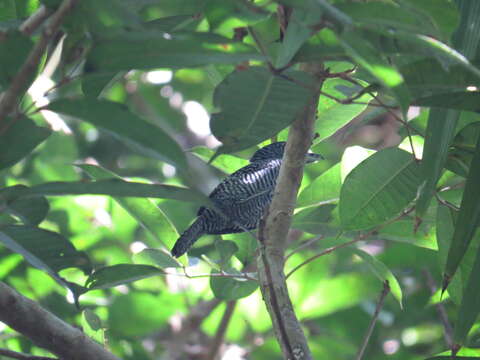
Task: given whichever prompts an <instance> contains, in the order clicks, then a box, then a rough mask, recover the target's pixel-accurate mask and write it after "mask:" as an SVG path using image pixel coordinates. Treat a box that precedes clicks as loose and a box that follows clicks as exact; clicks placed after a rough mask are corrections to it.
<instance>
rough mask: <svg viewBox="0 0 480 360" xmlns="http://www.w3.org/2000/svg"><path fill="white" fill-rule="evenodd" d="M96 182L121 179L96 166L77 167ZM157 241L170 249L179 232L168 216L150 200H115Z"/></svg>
mask: <svg viewBox="0 0 480 360" xmlns="http://www.w3.org/2000/svg"><path fill="white" fill-rule="evenodd" d="M77 166H78V167H80V168H81V169H82V170H83V171H85V172H86V173H87V174H88V175H89V176H90V177H91V178H93V179H94V180H103V179H112V178H119V176H118V175H116V174H114V173H112V172H110V171H108V170H106V169H104V168H102V167H100V166H94V165H86V164H85V165H77ZM114 199H115V201H116V202H118V203H119V204H120V206H122V207H123V208H124V209H125V210H127V211H128V213H129V214H130V215H131V216H132V217H133V218H134V219H135V220H137V221H138V223H139V224H140V225H141V226H142V227H143V228H144V229H145V230H146V231H147V232H148V233H150V235H152V236H153V237H154V238H155V239H156V240H157V241H159V242H160V243H161V244H163V245H164V246H165V247H166V248H168V249H170V248H171V247H172V246H173V244H174V243H175V241H176V240H177V239H178V236H179V235H178V232H177V230H176V229H175V226H174V225H173V224H172V222H171V221H170V219H169V218H168V217H167V215H166V214H165V213H164V212H163V211H162V209H160V208H159V207H158V206H157V205H155V204H154V203H153V202H152V201H151V200H150V199H138V198H118V197H116V198H114Z"/></svg>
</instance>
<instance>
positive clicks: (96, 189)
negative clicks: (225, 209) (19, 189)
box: [24, 179, 205, 203]
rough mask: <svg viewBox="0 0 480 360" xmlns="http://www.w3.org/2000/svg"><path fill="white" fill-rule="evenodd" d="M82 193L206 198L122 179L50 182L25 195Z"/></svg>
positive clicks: (30, 190)
mask: <svg viewBox="0 0 480 360" xmlns="http://www.w3.org/2000/svg"><path fill="white" fill-rule="evenodd" d="M82 194H94V195H110V196H127V197H151V198H163V199H174V200H180V201H189V202H198V203H203V202H204V200H205V199H204V197H203V196H200V195H199V193H198V192H196V191H193V190H190V189H188V188H183V187H179V186H173V185H163V184H144V183H138V182H133V181H123V180H120V179H111V180H99V181H94V182H84V181H71V182H67V181H64V182H61V181H59V182H50V183H45V184H40V185H36V186H32V187H31V188H30V189H29V190H28V191H26V192H25V194H24V196H39V195H47V196H56V195H82Z"/></svg>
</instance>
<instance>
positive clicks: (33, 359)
mask: <svg viewBox="0 0 480 360" xmlns="http://www.w3.org/2000/svg"><path fill="white" fill-rule="evenodd" d="M0 355H2V356H5V357H9V358H11V359H18V360H57V359H56V358H51V357H46V356H33V355H30V354H24V353H19V352H16V351H12V350H7V349H0Z"/></svg>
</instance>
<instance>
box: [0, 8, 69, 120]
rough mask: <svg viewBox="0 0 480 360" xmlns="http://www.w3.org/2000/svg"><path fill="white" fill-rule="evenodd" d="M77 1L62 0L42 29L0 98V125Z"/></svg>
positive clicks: (16, 101) (26, 85)
mask: <svg viewBox="0 0 480 360" xmlns="http://www.w3.org/2000/svg"><path fill="white" fill-rule="evenodd" d="M77 2H78V0H64V1H63V2H62V4H61V5H60V7H59V8H58V9H57V11H56V12H55V13H54V14H53V15H52V17H51V19H50V22H49V23H48V24H47V26H45V28H44V29H43V32H42V35H41V36H40V38H39V39H38V41H37V43H36V44H35V46H34V47H33V49H32V51H31V52H30V54H29V55H28V57H27V59H26V60H25V62H24V63H23V65H22V67H21V68H20V70H19V71H18V73H17V74H16V75H15V77H14V78H13V80H12V82H11V83H10V87H9V88H8V89H7V90H6V91H5V92H4V93H3V96H2V97H1V98H0V123H1V122H2V121H3V120H4V119H5V118H6V117H7V115H8V114H10V112H12V110H13V109H15V107H16V106H17V103H18V98H19V97H20V96H21V95H22V93H23V92H25V90H26V89H27V88H28V85H29V84H28V82H29V80H30V77H31V76H32V74H33V73H34V72H35V71H36V69H37V66H38V64H39V63H40V60H41V58H42V55H43V53H44V52H45V49H46V48H47V45H48V43H49V42H50V40H51V39H52V38H53V36H54V35H55V33H56V32H57V31H58V29H59V28H60V25H61V23H62V21H63V20H64V18H65V16H66V15H67V14H68V13H69V12H70V10H72V9H73V7H74V6H75V5H76V3H77Z"/></svg>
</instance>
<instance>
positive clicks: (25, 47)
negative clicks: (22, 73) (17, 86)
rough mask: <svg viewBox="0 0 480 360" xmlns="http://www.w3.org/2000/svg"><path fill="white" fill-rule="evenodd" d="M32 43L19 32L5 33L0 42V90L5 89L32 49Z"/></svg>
mask: <svg viewBox="0 0 480 360" xmlns="http://www.w3.org/2000/svg"><path fill="white" fill-rule="evenodd" d="M32 46H33V42H32V40H31V39H30V38H29V37H28V36H25V35H23V34H21V33H19V32H16V31H11V32H7V33H6V39H3V41H0V89H1V88H3V89H6V88H7V87H8V86H9V84H10V82H11V80H12V79H13V77H14V76H15V75H16V74H17V72H18V70H19V69H20V66H22V64H23V62H24V61H25V59H26V58H27V56H28V54H29V53H30V50H31V49H32Z"/></svg>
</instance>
